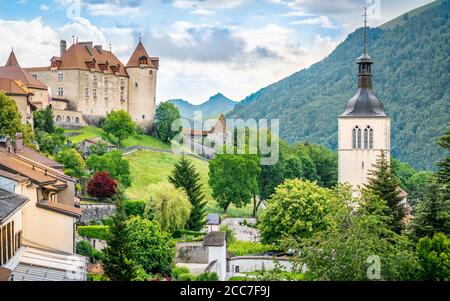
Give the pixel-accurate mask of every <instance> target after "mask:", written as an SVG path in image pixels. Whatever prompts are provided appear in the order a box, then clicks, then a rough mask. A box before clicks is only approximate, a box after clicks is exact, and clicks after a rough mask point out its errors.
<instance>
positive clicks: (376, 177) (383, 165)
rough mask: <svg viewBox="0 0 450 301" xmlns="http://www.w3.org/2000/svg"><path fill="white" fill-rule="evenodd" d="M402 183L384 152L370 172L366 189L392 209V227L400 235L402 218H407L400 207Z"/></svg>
mask: <svg viewBox="0 0 450 301" xmlns="http://www.w3.org/2000/svg"><path fill="white" fill-rule="evenodd" d="M399 187H400V182H399V180H398V179H397V178H396V177H395V175H394V173H393V172H392V169H391V166H390V164H389V162H388V160H387V159H386V154H385V152H384V151H382V152H381V154H380V156H379V157H378V159H377V162H376V163H375V164H374V165H373V169H372V170H371V171H369V180H368V184H367V185H366V188H367V189H369V190H370V191H371V192H372V193H373V194H375V195H376V196H378V197H379V198H381V199H383V200H384V201H385V202H386V204H387V205H388V207H389V208H390V212H391V216H392V222H390V227H391V229H392V230H393V231H395V232H397V233H399V232H400V231H401V229H402V218H403V217H404V216H405V214H404V212H403V210H402V209H401V207H400V206H399V203H400V202H401V201H402V198H401V197H400V196H399V191H398V189H399Z"/></svg>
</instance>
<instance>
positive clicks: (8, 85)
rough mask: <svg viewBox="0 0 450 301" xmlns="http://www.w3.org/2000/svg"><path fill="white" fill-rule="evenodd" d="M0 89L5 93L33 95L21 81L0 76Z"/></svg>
mask: <svg viewBox="0 0 450 301" xmlns="http://www.w3.org/2000/svg"><path fill="white" fill-rule="evenodd" d="M0 91H2V92H4V93H5V94H14V95H24V96H27V95H33V94H34V93H33V91H31V90H30V89H28V88H27V87H26V86H25V85H24V84H23V83H22V82H21V81H19V80H14V79H11V78H0Z"/></svg>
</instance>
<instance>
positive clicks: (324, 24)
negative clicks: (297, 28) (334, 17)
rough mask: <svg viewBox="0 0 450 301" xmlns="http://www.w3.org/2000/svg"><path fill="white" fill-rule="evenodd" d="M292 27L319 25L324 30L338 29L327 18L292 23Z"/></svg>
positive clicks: (321, 17) (320, 17)
mask: <svg viewBox="0 0 450 301" xmlns="http://www.w3.org/2000/svg"><path fill="white" fill-rule="evenodd" d="M291 24H292V25H319V26H320V27H323V28H338V26H336V25H334V24H333V22H331V20H330V19H329V18H328V17H327V16H319V17H316V18H308V19H303V20H297V21H292V22H291Z"/></svg>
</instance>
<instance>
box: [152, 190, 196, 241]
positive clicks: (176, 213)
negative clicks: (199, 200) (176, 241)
mask: <svg viewBox="0 0 450 301" xmlns="http://www.w3.org/2000/svg"><path fill="white" fill-rule="evenodd" d="M148 191H149V194H150V198H149V201H148V203H147V206H146V212H147V215H148V216H149V217H151V218H152V219H154V220H156V221H157V222H158V223H159V224H160V225H161V228H162V229H163V230H164V231H167V232H169V233H173V232H174V231H176V230H182V229H184V227H185V226H186V223H187V222H188V220H189V217H190V214H191V209H192V205H191V203H190V202H189V199H188V195H187V194H186V191H185V190H184V189H183V188H175V187H174V186H173V185H172V184H170V183H168V182H161V183H158V184H153V185H150V186H149V187H148Z"/></svg>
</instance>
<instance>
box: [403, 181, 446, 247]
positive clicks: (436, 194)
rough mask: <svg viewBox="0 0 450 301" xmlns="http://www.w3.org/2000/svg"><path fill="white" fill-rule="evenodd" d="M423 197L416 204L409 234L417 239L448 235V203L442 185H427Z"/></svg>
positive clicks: (434, 182)
mask: <svg viewBox="0 0 450 301" xmlns="http://www.w3.org/2000/svg"><path fill="white" fill-rule="evenodd" d="M426 191H427V192H426V194H425V197H424V198H423V199H422V200H421V201H420V202H419V203H418V204H417V206H416V210H415V214H414V215H415V217H414V219H413V220H412V222H411V233H412V235H413V236H414V237H415V238H417V239H419V238H421V237H430V238H431V237H433V235H434V234H435V233H438V232H442V233H445V234H447V235H448V234H450V202H449V200H448V196H447V197H446V193H445V191H444V188H443V186H442V185H440V184H439V183H437V182H436V181H432V182H431V183H429V185H428V187H427V188H426Z"/></svg>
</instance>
